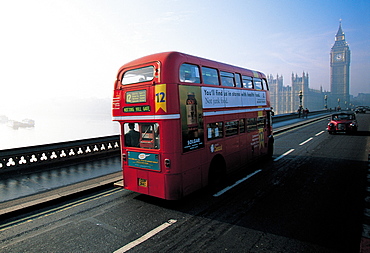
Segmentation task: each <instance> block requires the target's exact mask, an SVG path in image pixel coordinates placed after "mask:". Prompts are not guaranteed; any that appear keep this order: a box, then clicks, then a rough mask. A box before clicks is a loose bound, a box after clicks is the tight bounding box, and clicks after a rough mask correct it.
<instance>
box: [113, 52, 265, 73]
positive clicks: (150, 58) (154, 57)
mask: <svg viewBox="0 0 370 253" xmlns="http://www.w3.org/2000/svg"><path fill="white" fill-rule="evenodd" d="M150 62H161V64H163V65H167V64H170V65H172V66H180V65H181V64H182V63H190V64H196V65H199V66H205V67H211V68H217V69H219V70H220V71H229V72H235V73H240V74H242V75H247V76H252V77H258V78H264V79H266V76H265V74H264V73H262V72H259V71H254V70H250V69H246V68H241V67H237V66H233V65H230V64H226V63H221V62H218V61H213V60H209V59H205V58H201V57H197V56H193V55H189V54H185V53H181V52H176V51H170V52H162V53H156V54H151V55H147V56H144V57H141V58H138V59H136V60H133V61H131V62H128V63H126V64H124V65H123V66H122V67H121V68H120V69H119V73H121V71H122V70H123V69H125V68H128V67H130V68H132V67H134V66H138V65H142V64H145V63H150Z"/></svg>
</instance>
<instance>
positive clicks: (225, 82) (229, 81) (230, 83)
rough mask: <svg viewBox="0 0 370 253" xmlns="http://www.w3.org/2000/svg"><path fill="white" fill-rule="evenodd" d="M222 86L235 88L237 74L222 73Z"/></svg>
mask: <svg viewBox="0 0 370 253" xmlns="http://www.w3.org/2000/svg"><path fill="white" fill-rule="evenodd" d="M220 77H221V85H222V86H225V87H235V80H234V79H235V74H234V73H231V72H227V71H220Z"/></svg>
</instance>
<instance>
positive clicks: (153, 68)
mask: <svg viewBox="0 0 370 253" xmlns="http://www.w3.org/2000/svg"><path fill="white" fill-rule="evenodd" d="M150 67H151V68H152V70H153V73H152V79H145V78H143V79H139V80H138V81H131V82H127V83H126V82H124V79H125V75H126V74H127V73H130V72H134V71H138V70H142V69H146V68H150ZM155 72H156V68H155V66H154V65H152V64H149V65H146V66H141V67H138V68H132V69H127V70H126V71H124V72H123V73H122V76H121V84H122V85H129V84H136V83H144V82H151V81H153V80H154V78H155ZM137 76H139V74H136V75H135V76H134V77H137ZM144 77H145V76H144Z"/></svg>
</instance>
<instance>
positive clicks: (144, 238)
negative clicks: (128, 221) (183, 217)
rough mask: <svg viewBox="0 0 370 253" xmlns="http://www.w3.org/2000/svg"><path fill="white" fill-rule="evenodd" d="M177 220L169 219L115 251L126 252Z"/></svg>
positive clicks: (116, 252)
mask: <svg viewBox="0 0 370 253" xmlns="http://www.w3.org/2000/svg"><path fill="white" fill-rule="evenodd" d="M176 222H177V220H169V221H167V222H165V223H163V224H162V225H160V226H158V227H156V228H155V229H153V230H151V231H149V232H148V233H146V234H145V235H143V236H142V237H140V238H138V239H136V240H135V241H132V242H130V243H128V244H126V245H125V246H123V247H122V248H120V249H118V250H116V251H114V253H123V252H126V251H128V250H130V249H132V248H133V247H135V246H137V245H139V244H140V243H142V242H145V241H146V240H148V239H149V238H150V237H152V236H154V235H156V234H158V233H159V232H161V231H162V230H164V229H166V228H168V227H169V226H171V225H172V224H174V223H176Z"/></svg>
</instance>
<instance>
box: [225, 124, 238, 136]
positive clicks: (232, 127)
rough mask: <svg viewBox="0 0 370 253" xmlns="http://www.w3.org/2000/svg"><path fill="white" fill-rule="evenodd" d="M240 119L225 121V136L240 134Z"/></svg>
mask: <svg viewBox="0 0 370 253" xmlns="http://www.w3.org/2000/svg"><path fill="white" fill-rule="evenodd" d="M238 126H239V122H238V121H229V122H225V136H226V137H227V136H232V135H236V134H238Z"/></svg>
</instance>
